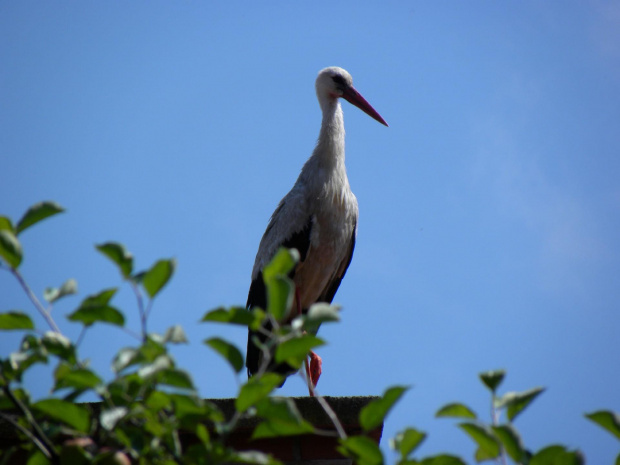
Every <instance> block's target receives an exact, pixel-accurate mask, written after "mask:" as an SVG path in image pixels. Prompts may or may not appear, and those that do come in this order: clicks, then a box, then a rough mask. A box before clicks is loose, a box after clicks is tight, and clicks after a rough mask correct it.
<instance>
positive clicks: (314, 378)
mask: <svg viewBox="0 0 620 465" xmlns="http://www.w3.org/2000/svg"><path fill="white" fill-rule="evenodd" d="M295 300H296V301H297V314H298V315H301V298H300V296H299V287H297V286H296V287H295ZM322 366H323V360H322V359H321V357H319V356H318V355H317V354H315V353H314V351H312V350H311V351H310V364H308V359H306V360H305V361H304V368H305V369H306V382H307V383H308V393H309V394H310V397H314V388H315V386H316V384H317V383H318V382H319V378H320V377H321V373H323V370H322Z"/></svg>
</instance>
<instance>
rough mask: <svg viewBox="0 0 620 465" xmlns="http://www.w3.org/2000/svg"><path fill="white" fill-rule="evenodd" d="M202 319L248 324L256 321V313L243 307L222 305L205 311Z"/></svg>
mask: <svg viewBox="0 0 620 465" xmlns="http://www.w3.org/2000/svg"><path fill="white" fill-rule="evenodd" d="M200 321H212V322H215V323H231V324H235V325H242V326H248V325H250V324H252V322H253V321H254V315H252V313H251V312H249V311H248V310H246V309H245V308H243V307H231V308H224V307H220V308H216V309H215V310H211V311H209V312H207V313H205V316H203V317H202V320H200Z"/></svg>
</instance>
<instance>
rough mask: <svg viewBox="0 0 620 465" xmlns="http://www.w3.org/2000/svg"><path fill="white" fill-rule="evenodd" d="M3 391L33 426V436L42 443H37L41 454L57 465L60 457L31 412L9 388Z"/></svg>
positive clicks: (3, 388) (6, 387)
mask: <svg viewBox="0 0 620 465" xmlns="http://www.w3.org/2000/svg"><path fill="white" fill-rule="evenodd" d="M2 390H3V391H4V394H5V395H6V396H7V397H8V398H9V399H10V400H11V402H12V403H13V405H15V407H17V408H18V410H19V411H20V412H21V414H22V415H23V416H24V417H26V420H27V421H28V423H30V425H31V426H32V429H33V430H34V432H33V435H34V436H35V437H36V438H37V439H38V440H39V441H40V445H39V443H37V445H38V446H39V448H40V449H41V452H43V453H44V454H45V455H46V456H47V457H48V458H50V459H51V460H52V462H53V463H57V462H58V460H59V457H58V454H57V453H56V450H55V449H54V445H53V444H52V442H51V441H50V440H49V439H48V437H47V436H46V435H45V433H44V432H43V429H42V428H41V427H40V426H39V424H38V423H37V421H36V420H35V419H34V417H33V416H32V413H31V412H30V410H28V408H26V406H25V405H24V404H22V403H21V401H20V400H19V399H18V398H17V397H15V395H14V394H13V392H11V390H10V389H9V387H8V386H5V385H3V386H2ZM40 446H43V447H40Z"/></svg>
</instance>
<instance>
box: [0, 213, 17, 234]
mask: <svg viewBox="0 0 620 465" xmlns="http://www.w3.org/2000/svg"><path fill="white" fill-rule="evenodd" d="M5 230H6V231H10V232H12V233H13V234H15V229H14V228H13V223H11V219H10V218H9V217H7V216H0V231H5Z"/></svg>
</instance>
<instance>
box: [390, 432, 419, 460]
mask: <svg viewBox="0 0 620 465" xmlns="http://www.w3.org/2000/svg"><path fill="white" fill-rule="evenodd" d="M424 439H426V433H424V432H422V431H418V430H417V429H414V428H407V429H405V430H404V431H403V432H402V433H398V434H397V435H396V437H394V439H392V440H391V441H390V445H391V447H392V449H394V450H397V451H399V452H400V456H401V458H402V459H406V458H407V457H408V456H409V454H411V453H412V452H414V451H415V450H416V449H417V448H418V447H419V446H420V444H422V441H424Z"/></svg>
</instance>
